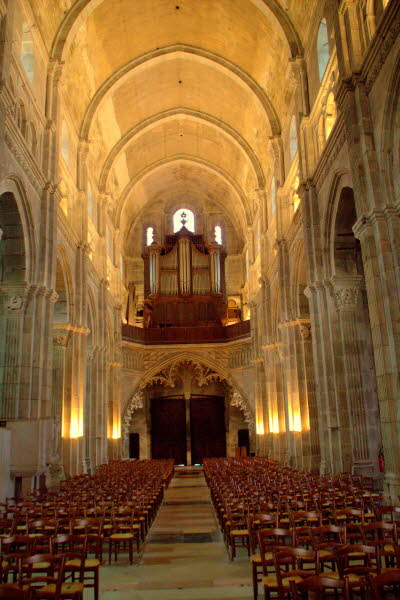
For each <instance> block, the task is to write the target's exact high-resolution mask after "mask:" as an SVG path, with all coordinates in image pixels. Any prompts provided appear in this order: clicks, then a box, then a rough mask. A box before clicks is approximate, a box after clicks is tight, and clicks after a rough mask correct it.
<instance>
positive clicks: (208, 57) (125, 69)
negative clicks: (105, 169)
mask: <svg viewBox="0 0 400 600" xmlns="http://www.w3.org/2000/svg"><path fill="white" fill-rule="evenodd" d="M174 53H182V54H186V55H189V56H190V57H191V59H192V60H199V61H207V62H209V63H210V64H212V65H213V66H214V67H215V68H219V69H221V70H222V71H223V72H225V73H227V74H228V75H230V76H233V77H235V79H236V80H237V81H239V82H240V83H241V84H242V85H243V86H245V87H246V88H247V89H248V90H249V91H251V92H252V93H253V94H254V95H255V96H256V97H257V98H258V100H259V102H260V103H261V105H262V107H263V109H264V111H265V114H266V115H267V118H268V121H269V124H270V127H271V135H279V134H280V131H281V126H280V121H279V117H278V114H277V112H276V111H275V108H274V106H273V104H272V103H271V101H270V99H269V98H268V96H267V94H266V93H265V91H264V90H263V88H262V87H261V86H260V85H259V84H258V83H257V82H256V81H255V80H254V79H253V78H252V77H251V76H250V75H249V74H248V73H245V72H244V71H242V70H241V69H240V68H239V67H237V66H236V65H235V64H233V63H231V62H230V61H228V60H226V59H225V58H223V57H221V56H218V55H216V54H213V53H212V52H209V51H207V50H204V49H202V48H195V47H193V46H189V45H186V44H174V45H173V46H167V47H165V48H158V49H156V50H153V51H152V52H149V53H146V54H144V55H143V56H140V57H138V58H135V59H134V60H132V61H130V62H129V63H127V64H125V65H124V66H122V67H121V68H120V69H118V70H117V71H116V72H115V73H113V74H112V75H111V76H110V77H109V78H108V79H107V80H106V81H105V82H103V83H102V85H101V86H100V87H99V88H98V89H97V91H96V93H95V94H94V95H93V98H92V99H91V102H90V104H89V106H88V107H87V109H86V112H85V115H84V117H83V120H82V124H81V128H80V138H81V139H84V140H87V139H88V138H89V133H90V127H91V124H92V121H93V118H94V115H95V114H96V110H97V108H98V107H99V105H100V103H101V101H102V100H103V98H104V97H105V96H106V95H107V94H108V93H109V92H112V91H113V88H114V86H118V85H121V84H122V83H123V81H124V80H125V77H130V76H131V75H132V71H133V70H134V69H135V68H138V67H140V66H142V65H145V64H146V63H147V64H154V61H156V60H163V59H164V57H166V56H168V55H171V54H174Z"/></svg>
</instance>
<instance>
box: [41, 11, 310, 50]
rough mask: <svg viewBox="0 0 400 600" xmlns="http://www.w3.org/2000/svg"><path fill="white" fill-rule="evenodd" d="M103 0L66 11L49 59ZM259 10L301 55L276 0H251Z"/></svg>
mask: <svg viewBox="0 0 400 600" xmlns="http://www.w3.org/2000/svg"><path fill="white" fill-rule="evenodd" d="M102 2H104V0H77V2H75V3H74V4H73V6H71V8H70V9H69V11H67V12H66V14H65V17H64V20H63V21H62V23H61V24H60V26H59V28H58V30H57V33H56V35H55V37H54V40H53V43H52V48H51V53H50V56H51V59H53V60H59V61H62V60H63V57H64V55H65V52H66V50H67V48H68V44H69V43H71V40H72V38H73V36H74V34H75V33H76V32H77V31H78V29H79V27H80V26H81V25H82V23H83V21H84V20H85V19H86V18H88V16H89V15H90V14H91V12H93V11H94V10H95V9H96V8H97V7H98V6H99V5H100V4H101V3H102ZM251 2H252V3H253V4H254V5H255V6H257V7H258V8H259V9H260V11H261V12H263V13H264V11H265V10H269V11H270V12H271V13H272V14H273V15H274V16H275V18H276V19H277V21H278V24H279V26H280V27H281V28H282V31H283V33H284V36H285V38H286V40H287V43H288V46H289V48H290V53H291V57H292V58H295V57H296V56H301V55H302V54H303V48H302V44H301V40H300V37H299V34H298V33H297V31H296V29H295V27H294V25H293V23H292V22H291V20H290V17H289V15H288V13H287V12H286V11H285V10H283V8H282V6H281V4H280V2H279V1H278V0H261V1H260V0H251Z"/></svg>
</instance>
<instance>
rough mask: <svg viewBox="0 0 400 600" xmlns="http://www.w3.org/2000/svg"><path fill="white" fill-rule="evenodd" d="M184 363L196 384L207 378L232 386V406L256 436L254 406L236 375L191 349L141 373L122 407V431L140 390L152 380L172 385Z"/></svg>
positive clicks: (138, 405)
mask: <svg viewBox="0 0 400 600" xmlns="http://www.w3.org/2000/svg"><path fill="white" fill-rule="evenodd" d="M185 364H191V365H192V366H193V368H194V378H196V379H197V382H198V384H199V386H200V387H201V386H202V384H203V385H204V384H205V383H206V382H209V381H212V380H214V381H215V380H217V381H220V382H226V383H227V384H228V386H229V387H230V388H231V390H232V392H231V403H232V406H238V407H240V408H241V409H242V411H243V413H244V415H245V420H246V421H247V422H248V424H249V431H250V434H251V435H252V436H255V414H254V409H253V408H252V406H251V405H250V402H249V400H248V399H247V397H246V395H245V394H244V392H243V391H242V389H241V386H239V384H238V383H237V382H236V381H235V379H234V378H233V377H232V376H231V375H229V373H227V372H226V371H225V370H224V369H222V368H221V367H220V366H218V365H216V364H215V361H213V360H211V359H210V360H209V359H207V358H205V357H203V356H198V355H196V354H194V353H190V352H188V353H181V354H179V355H175V356H174V357H170V358H167V359H165V360H164V361H162V362H160V363H157V365H155V366H154V367H152V368H151V369H149V370H148V371H147V373H146V374H145V375H144V377H143V379H142V380H141V381H140V382H139V383H138V384H137V385H136V387H135V389H134V391H133V393H132V394H131V396H130V399H129V400H128V402H127V404H126V405H125V407H124V408H123V411H122V423H123V424H122V428H123V431H124V432H125V433H126V432H127V427H128V426H129V422H130V419H131V415H132V413H133V411H134V410H137V409H138V408H143V406H144V404H143V391H144V390H145V388H146V387H147V386H149V385H151V383H152V382H154V383H156V382H158V383H160V382H163V383H165V384H166V385H168V386H170V387H172V388H173V387H174V386H175V381H176V379H175V378H176V371H177V369H178V368H179V367H180V366H182V365H185Z"/></svg>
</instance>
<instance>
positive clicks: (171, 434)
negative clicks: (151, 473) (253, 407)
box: [151, 396, 226, 465]
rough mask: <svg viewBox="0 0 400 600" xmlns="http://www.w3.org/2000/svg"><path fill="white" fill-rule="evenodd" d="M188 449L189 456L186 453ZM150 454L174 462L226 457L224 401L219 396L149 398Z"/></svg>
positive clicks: (183, 462)
mask: <svg viewBox="0 0 400 600" xmlns="http://www.w3.org/2000/svg"><path fill="white" fill-rule="evenodd" d="M188 451H189V452H190V455H189V456H188ZM151 455H152V457H153V458H173V459H174V461H175V464H184V465H185V464H187V462H188V460H191V464H201V463H202V462H203V460H204V458H208V457H211V456H215V457H218V456H219V457H220V456H226V431H225V400H224V398H223V397H221V396H192V398H191V399H190V401H188V400H185V399H184V398H183V397H162V398H153V399H152V400H151Z"/></svg>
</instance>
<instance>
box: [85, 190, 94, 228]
mask: <svg viewBox="0 0 400 600" xmlns="http://www.w3.org/2000/svg"><path fill="white" fill-rule="evenodd" d="M86 195H87V212H88V216H89V217H90V218H91V219H92V221H93V192H92V186H91V185H90V183H88V185H87V192H86Z"/></svg>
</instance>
